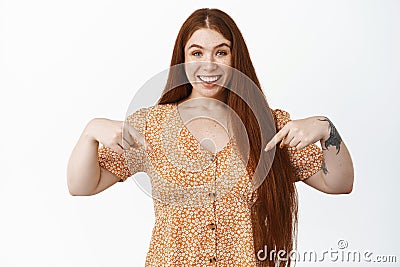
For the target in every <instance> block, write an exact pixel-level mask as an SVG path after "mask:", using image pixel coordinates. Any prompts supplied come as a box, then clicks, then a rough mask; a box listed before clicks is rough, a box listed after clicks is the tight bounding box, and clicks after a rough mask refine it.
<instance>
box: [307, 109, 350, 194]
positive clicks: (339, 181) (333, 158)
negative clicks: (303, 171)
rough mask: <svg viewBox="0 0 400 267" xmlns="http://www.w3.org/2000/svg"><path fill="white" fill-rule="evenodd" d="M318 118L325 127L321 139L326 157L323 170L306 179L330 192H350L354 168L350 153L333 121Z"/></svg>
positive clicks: (314, 185)
mask: <svg viewBox="0 0 400 267" xmlns="http://www.w3.org/2000/svg"><path fill="white" fill-rule="evenodd" d="M316 119H317V120H318V121H319V122H320V123H323V124H324V125H325V126H324V127H323V128H322V129H325V133H324V136H323V138H322V139H321V140H320V144H321V147H322V151H323V154H324V159H323V162H322V170H321V171H319V172H317V173H316V174H315V175H313V176H314V177H313V176H311V177H310V178H308V179H306V180H304V182H305V183H306V184H308V185H310V186H313V187H315V188H318V189H319V190H321V191H323V192H325V193H329V194H346V193H347V194H348V193H350V192H351V191H352V190H353V182H354V168H353V162H352V160H351V156H350V153H349V151H348V149H347V147H346V145H345V144H344V142H343V140H342V138H341V136H340V135H339V132H338V131H337V129H336V128H335V126H334V125H333V123H332V122H331V121H330V120H329V119H328V118H326V117H323V116H320V117H316Z"/></svg>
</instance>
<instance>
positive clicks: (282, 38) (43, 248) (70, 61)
mask: <svg viewBox="0 0 400 267" xmlns="http://www.w3.org/2000/svg"><path fill="white" fill-rule="evenodd" d="M201 7H217V8H220V9H221V10H223V11H225V12H227V13H228V14H229V15H230V16H232V18H233V19H234V20H235V21H236V23H237V24H238V26H239V28H240V29H241V32H242V34H243V36H244V38H245V40H246V42H247V45H248V48H249V51H250V56H251V58H252V60H253V63H254V65H255V68H256V71H257V75H258V77H259V79H260V81H261V83H262V87H263V90H264V92H265V94H266V96H267V98H268V101H269V104H270V106H271V107H273V108H281V109H285V110H287V111H288V112H289V113H290V114H291V117H292V119H299V118H304V117H307V116H313V115H325V116H327V117H328V118H330V119H331V121H332V122H333V123H334V124H335V125H336V127H337V129H338V130H339V133H340V134H341V136H342V138H343V140H344V142H345V144H346V145H347V147H348V149H349V150H350V153H351V155H352V158H353V163H354V168H355V183H354V190H353V192H352V193H351V194H348V195H328V194H324V193H321V192H319V191H317V190H315V189H313V188H311V187H309V186H307V185H306V184H304V183H301V182H300V183H297V188H298V192H299V199H300V207H299V213H300V214H299V239H298V249H299V250H300V251H304V250H314V251H316V252H318V253H319V255H321V254H322V252H323V251H325V250H328V251H329V250H330V249H334V250H337V249H338V246H337V242H338V240H340V239H344V240H346V241H347V242H348V244H349V246H348V250H356V251H360V252H363V251H364V250H369V251H371V252H373V253H374V254H373V256H375V255H378V254H380V255H396V256H397V261H398V262H399V261H400V247H399V244H398V240H399V238H400V234H399V231H398V228H397V226H398V225H399V224H400V218H399V209H398V204H397V203H399V193H398V188H399V186H400V182H399V175H398V168H397V167H398V166H399V164H398V151H399V144H398V130H399V128H400V127H399V126H400V125H399V119H398V115H399V111H400V110H399V109H400V108H399V104H398V92H397V91H398V90H399V89H400V88H399V82H400V75H399V74H400V49H399V47H400V28H399V25H400V16H399V13H400V1H388V0H385V1H378V0H376V1H367V0H363V1H356V0H340V1H325V0H324V1H322V0H318V1H317V0H315V1H222V0H221V1H216V0H214V1H175V0H174V1H170V0H169V1H158V2H155V1H137V2H135V1H88V0H79V1H76V0H71V1H50V0H48V1H43V0H37V1H18V0H13V1H11V0H10V1H0V19H1V20H0V88H1V98H0V99H1V100H0V101H1V103H0V104H1V105H0V108H1V120H2V130H1V142H2V143H1V161H0V162H1V163H0V164H1V175H0V177H1V184H0V212H1V215H0V216H1V217H0V218H1V219H0V266H4V267H15V266H18V267H25V266H41V267H47V266H48V267H50V266H51V267H53V266H62V267H64V266H74V267H92V266H93V267H94V266H96V267H100V266H107V267H108V266H118V267H123V266H144V261H145V256H146V252H147V249H148V245H149V242H150V237H151V231H152V227H153V223H154V215H153V203H152V199H151V198H150V197H148V196H147V195H145V194H144V193H143V192H142V191H141V190H140V189H139V188H138V187H137V186H136V184H135V182H134V180H133V179H132V178H131V179H129V180H128V181H127V182H125V183H117V184H116V185H114V186H112V187H111V188H109V189H107V190H106V191H104V192H102V193H100V194H98V195H95V196H89V197H77V196H75V197H73V196H71V195H69V192H68V188H67V184H66V166H67V162H68V158H69V156H70V153H71V151H72V149H73V147H74V145H75V143H76V141H77V140H78V138H79V136H80V134H81V132H82V130H83V128H84V127H85V125H86V124H87V123H88V121H89V120H90V119H92V118H94V117H106V118H110V119H118V120H123V119H124V118H125V112H126V110H127V108H128V105H129V103H130V101H131V99H132V98H133V96H134V94H135V92H136V91H137V90H138V89H139V88H140V87H141V86H142V85H143V83H144V82H145V81H146V80H148V79H149V78H151V77H152V76H153V75H155V74H157V73H158V72H160V71H162V70H165V69H166V68H167V67H168V66H169V63H170V59H171V55H172V48H173V44H174V42H175V38H176V35H177V33H178V31H179V28H180V26H181V25H182V23H183V22H184V20H185V19H186V18H187V17H188V16H189V15H190V14H191V13H192V12H193V11H194V10H196V9H197V8H201ZM161 89H162V88H160V93H161ZM329 263H331V262H330V261H329V260H328V259H326V260H325V261H324V262H323V263H320V264H317V263H313V264H314V265H313V266H315V265H318V266H326V265H327V264H329ZM332 264H333V263H332ZM364 264H365V263H358V264H355V263H352V264H350V263H349V264H345V263H343V262H340V261H339V263H336V264H333V265H335V266H339V265H340V266H341V265H346V266H362V265H364ZM397 264H398V263H397ZM311 265H312V264H311V263H301V262H300V263H298V266H311ZM368 266H395V264H389V263H386V264H373V263H369V265H368Z"/></svg>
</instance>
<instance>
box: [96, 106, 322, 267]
mask: <svg viewBox="0 0 400 267" xmlns="http://www.w3.org/2000/svg"><path fill="white" fill-rule="evenodd" d="M272 111H273V113H274V115H275V118H276V120H277V126H278V128H277V130H279V129H281V128H282V127H283V126H284V125H285V124H286V123H287V122H288V121H289V120H290V116H289V113H288V112H286V111H284V110H281V109H275V110H272ZM127 121H128V122H129V123H130V124H132V125H133V127H135V129H137V130H138V131H139V132H140V133H142V134H143V135H144V136H145V138H146V140H147V141H148V142H149V143H150V145H151V146H152V147H153V149H154V152H152V153H150V152H148V151H147V150H145V149H144V147H143V146H140V147H139V148H130V149H129V150H125V152H124V153H123V154H118V153H116V152H114V151H112V150H111V149H109V148H107V147H104V146H101V147H100V148H99V150H98V159H99V163H100V166H101V167H103V168H105V169H107V170H109V171H111V172H112V173H114V174H115V175H117V176H118V177H119V178H121V180H120V182H122V181H125V180H126V179H127V178H128V177H130V176H132V175H134V174H135V173H137V172H145V173H147V175H148V176H149V178H150V182H151V187H152V192H151V195H152V197H153V203H154V212H155V224H154V228H153V232H152V237H151V241H150V245H149V249H148V253H147V256H146V263H145V266H146V267H173V266H182V267H190V266H196V267H197V266H198V267H200V266H201V267H204V266H220V267H226V266H235V267H255V266H256V258H255V252H254V246H253V232H252V224H251V217H250V216H251V205H252V203H254V201H255V197H254V195H255V194H253V191H252V183H251V181H250V178H249V174H248V172H247V171H246V164H245V163H244V162H243V161H242V159H241V157H240V156H239V151H238V149H237V147H236V143H235V139H234V138H231V139H230V140H229V142H228V143H227V144H226V145H225V146H224V148H223V149H222V150H220V151H218V152H217V153H212V152H211V151H209V150H206V149H205V148H204V147H203V146H202V145H200V143H199V142H198V141H197V140H196V139H195V137H194V136H193V135H192V134H191V133H190V132H189V131H188V129H187V128H186V126H185V125H184V122H183V121H182V119H181V117H180V115H179V112H178V109H177V104H176V103H174V104H159V105H155V106H152V107H148V108H141V109H138V110H137V111H135V112H134V113H132V114H131V115H130V116H128V118H127ZM286 149H288V151H289V152H290V153H289V156H290V160H291V163H292V166H293V168H294V170H295V174H296V177H297V178H298V181H300V180H304V179H306V178H308V177H310V176H311V175H313V174H314V173H316V172H317V171H319V170H320V169H321V165H322V160H323V153H322V150H321V149H320V148H319V147H318V146H316V145H315V144H312V145H309V146H307V147H306V148H304V149H302V150H300V151H296V150H295V149H294V148H287V147H286Z"/></svg>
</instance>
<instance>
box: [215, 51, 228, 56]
mask: <svg viewBox="0 0 400 267" xmlns="http://www.w3.org/2000/svg"><path fill="white" fill-rule="evenodd" d="M217 54H222V55H226V54H228V53H227V52H225V51H218V52H217Z"/></svg>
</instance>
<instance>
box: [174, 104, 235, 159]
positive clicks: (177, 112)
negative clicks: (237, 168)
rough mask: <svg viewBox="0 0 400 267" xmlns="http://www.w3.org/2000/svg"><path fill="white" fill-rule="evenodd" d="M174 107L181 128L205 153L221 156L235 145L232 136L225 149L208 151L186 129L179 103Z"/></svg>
mask: <svg viewBox="0 0 400 267" xmlns="http://www.w3.org/2000/svg"><path fill="white" fill-rule="evenodd" d="M172 106H173V108H174V111H175V116H176V117H177V120H178V122H179V124H180V126H181V127H182V128H183V129H185V130H186V131H187V132H188V134H189V135H190V136H191V137H192V138H193V140H195V141H196V143H197V144H198V145H199V146H200V147H201V148H202V149H203V150H204V151H206V152H208V153H210V154H213V155H219V154H221V153H223V152H224V151H225V150H227V149H228V148H229V147H230V146H231V145H232V144H233V139H234V138H233V136H231V137H229V141H228V142H227V143H226V144H225V145H224V146H223V148H221V150H218V151H217V152H212V151H210V150H208V149H206V148H205V147H204V146H203V145H202V144H201V143H200V141H199V140H197V138H196V137H195V136H194V135H193V133H192V132H191V131H190V130H189V129H188V128H187V127H186V125H185V122H184V121H183V119H182V117H181V115H180V113H179V110H178V102H175V103H173V104H172Z"/></svg>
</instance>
